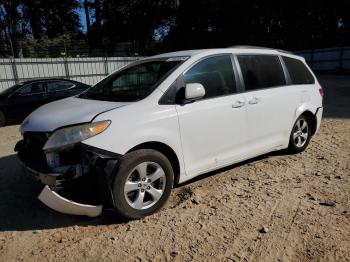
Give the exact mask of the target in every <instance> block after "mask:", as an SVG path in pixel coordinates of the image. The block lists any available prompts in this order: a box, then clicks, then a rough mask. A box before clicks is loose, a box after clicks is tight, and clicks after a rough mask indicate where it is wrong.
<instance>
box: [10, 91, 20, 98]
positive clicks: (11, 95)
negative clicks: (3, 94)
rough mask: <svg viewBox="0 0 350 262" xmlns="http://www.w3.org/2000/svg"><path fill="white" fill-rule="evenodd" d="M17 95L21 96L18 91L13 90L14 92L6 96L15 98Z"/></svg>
mask: <svg viewBox="0 0 350 262" xmlns="http://www.w3.org/2000/svg"><path fill="white" fill-rule="evenodd" d="M19 96H22V94H21V93H20V92H14V93H12V94H10V95H9V96H8V98H16V97H19Z"/></svg>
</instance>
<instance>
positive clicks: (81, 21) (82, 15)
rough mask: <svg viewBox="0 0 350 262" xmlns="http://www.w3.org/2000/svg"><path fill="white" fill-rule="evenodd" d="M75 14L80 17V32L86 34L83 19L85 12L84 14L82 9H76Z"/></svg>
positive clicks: (84, 20)
mask: <svg viewBox="0 0 350 262" xmlns="http://www.w3.org/2000/svg"><path fill="white" fill-rule="evenodd" d="M76 12H77V14H78V15H79V17H80V24H81V30H82V31H83V32H84V33H86V31H87V28H86V19H85V12H84V9H83V8H81V7H79V8H77V10H76Z"/></svg>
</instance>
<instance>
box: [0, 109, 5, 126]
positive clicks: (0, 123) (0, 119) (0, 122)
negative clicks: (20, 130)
mask: <svg viewBox="0 0 350 262" xmlns="http://www.w3.org/2000/svg"><path fill="white" fill-rule="evenodd" d="M5 122H6V119H5V116H4V114H3V113H2V112H1V111H0V127H2V126H4V125H5Z"/></svg>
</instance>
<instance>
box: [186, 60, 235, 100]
mask: <svg viewBox="0 0 350 262" xmlns="http://www.w3.org/2000/svg"><path fill="white" fill-rule="evenodd" d="M184 80H185V83H186V84H188V83H200V84H202V85H203V87H204V88H205V96H204V98H212V97H218V96H224V95H229V94H234V93H237V87H236V80H235V75H234V72H233V66H232V62H231V57H230V55H218V56H213V57H210V58H206V59H204V60H202V61H200V62H198V63H197V64H195V65H194V66H193V67H192V68H191V69H190V70H188V71H187V72H186V73H185V74H184Z"/></svg>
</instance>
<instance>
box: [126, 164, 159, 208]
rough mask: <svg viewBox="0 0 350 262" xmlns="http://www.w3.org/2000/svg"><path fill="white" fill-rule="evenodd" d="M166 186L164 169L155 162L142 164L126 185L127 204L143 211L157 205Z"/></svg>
mask: <svg viewBox="0 0 350 262" xmlns="http://www.w3.org/2000/svg"><path fill="white" fill-rule="evenodd" d="M165 185H166V175H165V172H164V170H163V168H162V167H161V166H160V165H159V164H157V163H155V162H142V163H140V164H138V165H137V166H136V167H135V168H134V169H133V170H132V171H131V172H130V173H129V175H128V177H127V179H126V182H125V185H124V196H125V199H126V202H127V203H128V204H129V205H130V206H131V207H132V208H134V209H138V210H143V209H147V208H150V207H151V206H153V205H155V204H156V203H157V202H158V201H159V200H160V198H161V197H162V195H163V193H164V190H165Z"/></svg>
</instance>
